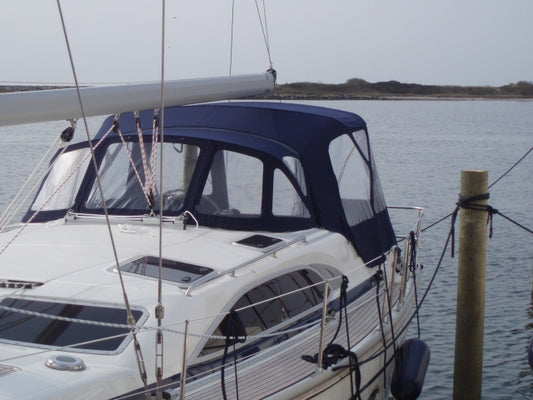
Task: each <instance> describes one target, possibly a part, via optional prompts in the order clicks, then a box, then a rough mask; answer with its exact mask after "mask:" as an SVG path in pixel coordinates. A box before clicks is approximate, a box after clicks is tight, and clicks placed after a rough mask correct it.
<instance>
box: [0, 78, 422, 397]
mask: <svg viewBox="0 0 533 400" xmlns="http://www.w3.org/2000/svg"><path fill="white" fill-rule="evenodd" d="M274 83H275V71H273V70H269V71H267V72H265V73H260V74H256V75H243V76H230V77H222V78H207V79H193V80H183V81H175V82H166V83H165V85H166V86H165V96H166V97H165V99H164V104H165V107H163V108H161V107H160V105H161V100H160V98H159V97H158V96H159V92H158V90H157V85H155V84H142V85H129V86H126V87H103V88H83V89H80V90H79V91H78V90H76V89H61V90H52V91H39V92H27V93H11V94H2V95H0V125H2V126H7V125H16V124H22V123H31V122H39V121H49V120H61V119H66V120H74V119H77V118H80V116H81V115H80V107H79V105H76V97H77V96H80V97H81V98H83V99H84V109H83V110H82V111H83V115H84V116H90V115H101V114H104V113H107V114H111V115H110V116H109V117H108V118H107V119H106V120H105V121H104V122H103V124H102V127H101V128H100V130H99V131H98V133H96V135H95V136H94V137H92V138H90V139H89V140H86V141H81V142H77V143H74V144H71V143H70V140H71V136H72V130H73V129H66V130H65V131H64V132H63V133H62V136H61V137H62V141H63V145H62V147H61V148H60V149H59V150H58V151H57V153H56V154H55V155H54V156H53V157H52V160H51V162H50V165H49V167H48V168H47V169H46V173H45V175H44V178H43V179H42V181H41V182H40V184H39V185H38V190H37V191H36V194H35V195H34V197H33V201H32V202H31V205H30V206H29V208H28V210H27V212H26V213H25V215H24V216H23V218H22V220H21V221H20V222H18V223H15V224H9V225H7V224H3V225H2V226H1V231H0V271H1V272H0V354H1V355H0V398H1V399H18V400H22V399H35V398H39V399H58V398H76V399H181V400H183V399H191V400H192V399H202V400H204V399H222V398H223V399H246V400H254V399H269V400H281V399H317V400H318V399H332V398H335V399H379V398H384V397H385V396H386V395H387V393H388V390H389V387H390V381H391V377H392V376H393V373H392V372H393V370H395V372H394V375H395V376H400V377H399V378H397V380H396V382H393V386H394V384H396V386H398V385H399V387H400V389H398V390H397V391H396V393H403V394H402V395H401V396H399V397H398V398H416V397H409V396H412V393H413V392H417V391H418V393H419V391H420V387H421V384H422V382H423V376H422V378H420V375H421V374H420V372H421V371H422V372H423V369H424V366H425V365H427V362H428V357H429V355H428V353H427V351H425V350H423V349H422V350H420V347H417V343H416V341H415V342H413V341H405V339H406V336H407V326H408V325H409V323H410V322H411V321H412V319H413V318H414V316H415V313H416V311H417V293H416V292H417V287H419V286H420V277H421V273H420V272H421V267H420V265H419V262H418V241H419V235H420V224H421V218H422V214H423V210H422V209H421V208H418V207H405V208H402V210H404V211H407V212H412V213H414V214H413V224H412V229H411V230H410V231H408V232H405V235H404V236H403V237H397V236H396V234H395V231H394V229H393V226H392V223H391V219H390V216H389V211H390V208H388V207H387V205H386V202H385V198H384V194H383V191H382V188H381V186H380V182H379V179H378V174H377V170H376V165H375V162H374V158H373V154H372V151H371V146H370V141H369V135H368V130H367V126H366V123H365V121H364V120H363V119H362V118H361V117H360V116H359V115H356V114H353V113H349V112H345V111H340V110H335V109H329V108H323V107H316V106H309V105H302V104H295V103H280V102H265V101H235V102H217V101H218V100H226V99H230V98H244V97H248V96H253V95H262V94H265V93H267V92H269V91H272V89H273V87H274ZM193 103H199V104H193ZM15 204H17V202H15ZM6 211H7V210H6ZM404 342H405V343H404ZM406 344H407V345H408V346H407V347H406V346H405V345H406ZM409 348H415V353H416V354H418V356H416V357H415V359H416V360H415V361H418V364H419V365H420V368H415V370H414V371H413V370H412V368H411V367H409V366H406V365H405V363H402V359H408V358H409V357H410V356H411V353H412V352H409ZM411 364H412V363H411ZM415 364H416V363H415ZM405 370H407V374H405V373H404V372H405ZM402 371H404V372H402ZM409 375H411V376H414V377H412V378H409ZM415 375H416V376H415ZM406 376H407V378H406ZM413 386H415V389H412V387H413ZM405 393H408V394H405ZM404 394H405V395H404ZM402 396H403V397H402Z"/></svg>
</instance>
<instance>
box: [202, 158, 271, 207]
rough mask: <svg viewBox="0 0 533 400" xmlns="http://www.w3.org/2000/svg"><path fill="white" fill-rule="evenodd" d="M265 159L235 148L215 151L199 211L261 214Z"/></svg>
mask: <svg viewBox="0 0 533 400" xmlns="http://www.w3.org/2000/svg"><path fill="white" fill-rule="evenodd" d="M262 192H263V163H262V162H261V161H260V160H259V159H257V158H254V157H250V156H247V155H245V154H241V153H236V152H232V151H227V150H223V151H219V152H217V153H216V154H215V157H214V160H213V164H212V166H211V171H210V173H209V177H208V181H207V183H206V185H205V187H204V190H203V193H202V198H201V200H200V203H199V205H198V211H199V212H200V213H204V214H216V215H232V216H236V217H239V216H242V217H254V216H259V215H260V214H261V203H262V197H263V194H262Z"/></svg>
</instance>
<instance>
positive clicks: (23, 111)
mask: <svg viewBox="0 0 533 400" xmlns="http://www.w3.org/2000/svg"><path fill="white" fill-rule="evenodd" d="M274 84H275V71H273V70H269V71H267V72H264V73H260V74H250V75H233V76H224V77H214V78H197V79H185V80H175V81H167V82H165V93H164V94H165V99H164V104H165V106H166V107H171V106H178V105H183V104H193V103H204V102H210V101H218V100H226V99H232V98H242V97H248V96H255V95H261V94H266V93H269V92H271V91H273V89H274ZM80 92H81V97H82V99H83V106H84V111H85V115H86V116H88V117H90V116H96V115H105V114H114V113H122V112H126V111H137V110H147V109H154V108H158V107H160V106H161V83H160V82H154V83H144V84H131V85H120V86H104V87H88V88H81V89H80ZM81 116H82V113H81V108H80V105H79V102H78V97H77V94H76V89H75V88H69V89H56V90H39V91H30V92H15V93H4V94H0V126H7V125H18V124H30V123H35V122H45V121H57V120H68V119H77V118H80V117H81Z"/></svg>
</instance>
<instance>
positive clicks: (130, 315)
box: [57, 0, 147, 387]
mask: <svg viewBox="0 0 533 400" xmlns="http://www.w3.org/2000/svg"><path fill="white" fill-rule="evenodd" d="M57 9H58V11H59V16H60V18H61V26H62V28H63V35H64V37H65V44H66V46H67V51H68V55H69V60H70V66H71V69H72V75H73V77H74V82H75V85H76V93H77V96H78V102H79V104H80V109H81V114H82V118H83V123H84V125H85V132H86V134H87V141H88V143H89V148H90V151H91V156H92V157H91V158H92V163H93V167H94V170H95V172H96V181H97V184H98V191H99V193H100V198H101V201H102V208H103V210H104V214H105V218H106V225H107V229H108V233H109V239H110V241H111V247H112V249H113V256H114V258H115V263H116V265H117V271H118V276H119V280H120V285H121V287H122V295H123V297H124V305H125V306H126V310H127V313H128V323H129V325H134V321H135V318H134V316H133V313H132V312H131V308H130V303H129V300H128V296H127V293H126V287H125V285H124V279H123V278H122V273H121V270H120V263H119V260H118V253H117V248H116V245H115V241H114V237H113V231H112V230H111V223H110V222H109V212H108V210H107V206H106V203H105V197H104V192H103V189H102V183H101V180H100V174H99V173H98V164H97V163H96V158H95V156H94V148H93V145H92V143H91V136H90V134H89V125H88V124H87V117H86V116H85V109H84V107H83V101H82V98H81V93H80V86H79V82H78V76H77V74H76V68H75V66H74V59H73V57H72V50H71V48H70V43H69V40H68V34H67V28H66V25H65V19H64V18H63V11H62V9H61V2H60V0H57ZM132 334H133V339H134V341H135V348H136V349H138V352H137V351H136V352H135V355H136V356H137V363H138V365H139V372H140V374H141V379H142V381H143V384H144V386H145V387H146V386H147V381H146V370H145V368H144V361H143V357H142V353H141V350H140V346H139V345H138V341H137V335H136V333H135V330H133V329H132Z"/></svg>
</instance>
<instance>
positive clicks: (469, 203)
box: [451, 193, 499, 258]
mask: <svg viewBox="0 0 533 400" xmlns="http://www.w3.org/2000/svg"><path fill="white" fill-rule="evenodd" d="M489 198H490V194H489V193H482V194H477V195H474V196H467V197H465V196H463V195H462V194H461V193H459V200H457V203H456V206H457V207H456V208H455V210H454V212H453V213H452V220H451V224H452V227H451V235H452V246H451V251H452V254H451V256H452V258H453V257H454V255H455V221H456V219H457V214H458V213H459V210H460V209H465V210H474V211H483V212H486V213H487V224H490V226H489V238H492V234H493V229H492V216H493V215H494V214H499V211H498V210H497V209H495V208H494V207H492V206H490V205H488V204H480V203H476V202H478V201H481V200H488V199H489Z"/></svg>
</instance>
